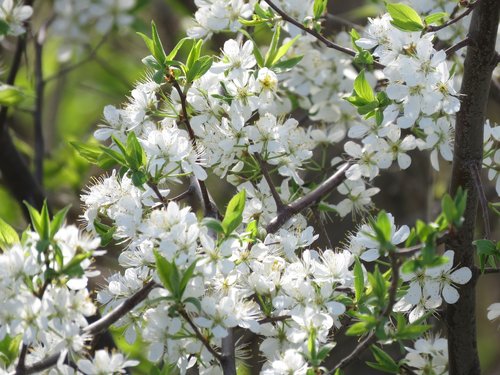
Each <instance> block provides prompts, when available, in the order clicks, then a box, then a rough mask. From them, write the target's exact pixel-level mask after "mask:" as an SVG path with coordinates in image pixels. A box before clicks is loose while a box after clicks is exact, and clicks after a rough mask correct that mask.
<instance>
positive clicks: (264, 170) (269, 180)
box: [253, 153, 285, 213]
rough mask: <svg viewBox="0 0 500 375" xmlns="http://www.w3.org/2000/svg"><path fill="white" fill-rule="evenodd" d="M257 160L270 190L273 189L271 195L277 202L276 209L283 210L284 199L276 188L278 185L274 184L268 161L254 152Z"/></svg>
mask: <svg viewBox="0 0 500 375" xmlns="http://www.w3.org/2000/svg"><path fill="white" fill-rule="evenodd" d="M253 156H254V157H255V159H256V160H257V162H258V163H259V166H260V171H261V172H262V175H263V176H264V178H265V180H266V182H267V184H268V185H269V190H271V195H272V196H273V199H274V203H276V210H277V211H278V213H279V212H281V211H282V210H283V208H284V206H285V205H284V204H283V201H282V200H281V197H280V195H279V194H278V191H277V190H276V186H274V183H273V180H272V178H271V176H270V175H269V171H268V169H267V165H266V162H265V161H264V160H262V158H261V157H260V155H259V154H258V153H255V154H253Z"/></svg>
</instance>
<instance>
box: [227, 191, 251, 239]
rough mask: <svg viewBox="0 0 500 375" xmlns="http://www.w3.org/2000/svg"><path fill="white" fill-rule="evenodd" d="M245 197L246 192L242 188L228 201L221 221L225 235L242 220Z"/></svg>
mask: <svg viewBox="0 0 500 375" xmlns="http://www.w3.org/2000/svg"><path fill="white" fill-rule="evenodd" d="M245 199H246V192H245V190H242V191H240V192H239V193H238V194H236V195H235V196H234V197H233V198H231V200H230V201H229V203H228V205H227V208H226V214H225V215H224V220H223V221H222V227H223V228H224V233H225V234H226V235H230V234H231V233H232V232H233V231H234V230H235V229H236V228H238V226H239V225H240V224H241V222H242V221H243V210H244V209H245Z"/></svg>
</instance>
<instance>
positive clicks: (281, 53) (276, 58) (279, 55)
mask: <svg viewBox="0 0 500 375" xmlns="http://www.w3.org/2000/svg"><path fill="white" fill-rule="evenodd" d="M323 1H324V0H323ZM299 37H300V34H299V35H297V36H296V37H295V38H293V39H290V40H289V41H288V42H286V43H285V44H283V45H282V46H281V47H280V48H279V49H278V51H277V52H276V55H275V56H274V58H273V61H272V63H271V65H272V66H274V65H275V64H276V63H277V62H278V61H279V60H280V59H281V58H282V57H283V56H285V54H286V53H287V52H288V50H289V49H290V47H292V45H293V44H294V43H295V41H296V40H297V39H299Z"/></svg>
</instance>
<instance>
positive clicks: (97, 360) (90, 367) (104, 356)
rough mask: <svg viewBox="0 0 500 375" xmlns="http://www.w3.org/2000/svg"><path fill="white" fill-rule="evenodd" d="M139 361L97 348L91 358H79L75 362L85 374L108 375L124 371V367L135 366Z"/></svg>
mask: <svg viewBox="0 0 500 375" xmlns="http://www.w3.org/2000/svg"><path fill="white" fill-rule="evenodd" d="M138 364H139V361H133V360H128V361H127V360H125V358H124V357H123V355H122V354H120V353H111V355H109V353H108V352H107V351H106V350H98V351H97V352H96V353H95V356H94V358H93V360H92V361H91V360H88V359H80V360H79V361H78V362H77V365H78V369H79V370H80V371H81V372H83V373H84V374H86V375H109V374H115V373H120V374H123V373H125V368H126V367H131V366H137V365H138Z"/></svg>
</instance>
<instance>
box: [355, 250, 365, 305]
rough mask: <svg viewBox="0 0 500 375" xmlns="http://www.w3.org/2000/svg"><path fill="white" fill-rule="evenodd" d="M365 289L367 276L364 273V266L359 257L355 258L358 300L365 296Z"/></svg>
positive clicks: (356, 295) (356, 296) (356, 294)
mask: <svg viewBox="0 0 500 375" xmlns="http://www.w3.org/2000/svg"><path fill="white" fill-rule="evenodd" d="M364 289H365V277H364V274H363V267H362V266H361V262H360V260H359V258H358V257H356V258H355V260H354V295H355V298H356V302H359V300H360V299H361V298H362V297H363V292H364Z"/></svg>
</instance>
